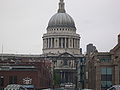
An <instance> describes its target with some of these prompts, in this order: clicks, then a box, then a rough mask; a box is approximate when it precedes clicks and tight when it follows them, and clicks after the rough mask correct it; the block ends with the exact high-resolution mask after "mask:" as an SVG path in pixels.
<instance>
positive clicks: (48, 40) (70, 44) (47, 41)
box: [43, 0, 80, 54]
mask: <svg viewBox="0 0 120 90" xmlns="http://www.w3.org/2000/svg"><path fill="white" fill-rule="evenodd" d="M79 48H80V35H79V34H76V27H75V23H74V20H73V19H72V17H71V16H70V15H69V14H67V13H66V11H65V8H64V2H63V0H60V3H59V9H58V12H57V13H56V14H55V15H53V16H52V17H51V19H50V20H49V23H48V27H47V33H46V34H44V35H43V53H55V54H57V53H64V52H68V53H70V54H80V49H79Z"/></svg>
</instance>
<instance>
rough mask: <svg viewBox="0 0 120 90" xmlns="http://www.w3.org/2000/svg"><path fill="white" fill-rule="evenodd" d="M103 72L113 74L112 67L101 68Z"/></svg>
mask: <svg viewBox="0 0 120 90" xmlns="http://www.w3.org/2000/svg"><path fill="white" fill-rule="evenodd" d="M101 74H107V75H111V74H112V68H109V67H106V68H104V67H103V68H101Z"/></svg>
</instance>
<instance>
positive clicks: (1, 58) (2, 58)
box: [1, 44, 3, 61]
mask: <svg viewBox="0 0 120 90" xmlns="http://www.w3.org/2000/svg"><path fill="white" fill-rule="evenodd" d="M1 60H2V61H3V44H2V54H1Z"/></svg>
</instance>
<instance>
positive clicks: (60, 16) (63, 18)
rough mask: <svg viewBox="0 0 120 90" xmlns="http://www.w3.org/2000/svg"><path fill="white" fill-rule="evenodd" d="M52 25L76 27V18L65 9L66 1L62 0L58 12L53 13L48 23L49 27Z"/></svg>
mask: <svg viewBox="0 0 120 90" xmlns="http://www.w3.org/2000/svg"><path fill="white" fill-rule="evenodd" d="M52 27H71V28H75V23H74V20H73V19H72V17H71V16H70V15H68V14H67V13H66V11H65V9H64V2H63V0H60V3H59V9H58V13H56V14H55V15H53V16H52V17H51V19H50V20H49V23H48V28H52Z"/></svg>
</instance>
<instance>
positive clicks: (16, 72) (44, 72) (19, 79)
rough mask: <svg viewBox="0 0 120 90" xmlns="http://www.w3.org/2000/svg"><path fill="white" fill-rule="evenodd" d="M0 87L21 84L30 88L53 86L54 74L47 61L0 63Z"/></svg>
mask: <svg viewBox="0 0 120 90" xmlns="http://www.w3.org/2000/svg"><path fill="white" fill-rule="evenodd" d="M0 64H1V65H0V88H1V89H3V88H5V87H6V86H7V85H9V84H20V85H23V86H24V87H26V88H28V89H36V90H39V89H41V88H49V87H51V82H52V74H51V70H50V69H49V65H50V63H49V64H48V63H47V62H31V63H28V62H26V63H25V62H24V63H19V64H16V63H6V62H5V63H0Z"/></svg>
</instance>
